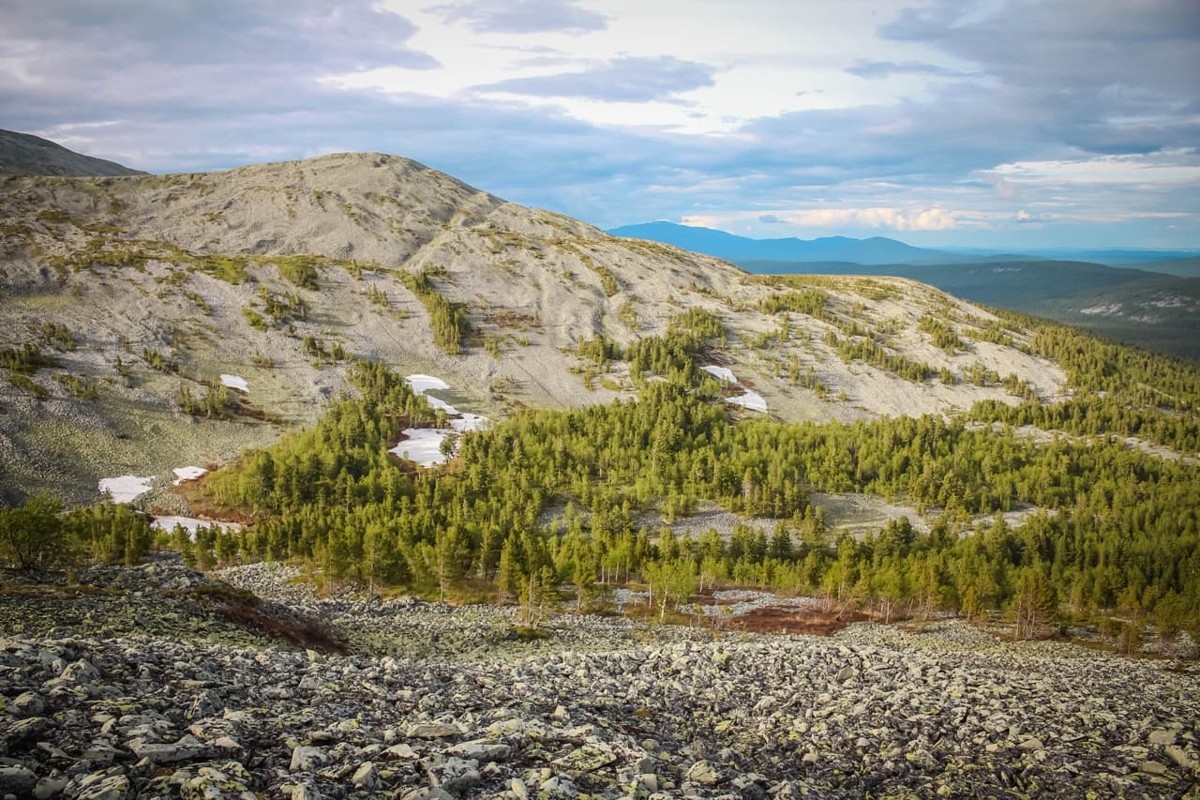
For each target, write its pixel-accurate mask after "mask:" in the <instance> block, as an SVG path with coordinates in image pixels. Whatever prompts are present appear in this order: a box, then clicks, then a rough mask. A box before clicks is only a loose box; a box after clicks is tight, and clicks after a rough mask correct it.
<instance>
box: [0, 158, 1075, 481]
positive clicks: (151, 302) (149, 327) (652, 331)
mask: <svg viewBox="0 0 1200 800" xmlns="http://www.w3.org/2000/svg"><path fill="white" fill-rule="evenodd" d="M0 201H2V202H3V204H4V206H5V208H6V209H8V210H9V214H8V215H7V216H6V218H5V219H4V220H3V222H0V259H2V267H3V268H2V269H0V321H2V322H3V325H2V326H0V353H3V354H5V358H6V360H7V361H6V366H8V367H9V369H7V370H0V407H2V408H3V410H4V413H3V414H0V453H2V454H3V458H2V459H0V463H3V464H4V467H3V470H4V472H3V474H0V482H2V483H3V485H4V486H5V487H7V489H8V491H9V492H16V493H24V492H27V491H32V490H36V489H53V490H55V491H59V492H62V491H65V492H66V493H67V494H68V495H69V496H70V497H72V498H74V499H76V500H82V499H86V497H90V496H94V492H95V487H96V485H97V481H98V480H99V479H101V478H107V477H114V476H118V475H127V474H131V473H132V474H134V475H169V474H170V471H171V470H172V469H174V468H180V467H184V466H191V465H197V466H205V465H209V464H216V463H223V462H226V461H228V460H229V459H231V458H233V457H235V456H236V455H237V453H239V452H241V451H242V450H244V449H246V448H248V447H256V446H261V445H263V444H265V443H268V442H271V441H274V440H275V439H277V438H278V437H279V435H280V434H281V432H282V431H283V430H286V429H287V428H288V427H289V426H292V425H296V424H308V423H311V422H312V421H314V420H315V419H316V418H317V416H318V415H319V414H320V413H321V410H322V409H323V408H324V407H325V405H326V404H327V402H328V400H329V399H330V398H332V397H335V396H337V395H338V394H339V393H340V392H342V391H344V390H346V389H347V388H348V384H347V381H346V375H345V372H346V369H347V365H348V363H349V361H348V359H350V358H352V357H363V358H369V359H373V360H379V361H383V362H385V363H387V364H390V365H392V366H393V367H395V368H396V369H400V370H403V371H404V372H405V373H406V374H407V373H422V374H427V375H430V376H434V377H437V378H439V379H441V380H444V381H445V382H447V383H448V384H449V385H450V386H451V387H452V394H450V395H448V397H449V398H450V399H451V400H452V401H453V402H454V405H455V406H456V407H458V408H462V409H465V410H468V411H472V412H476V413H481V414H483V415H486V416H489V417H493V418H502V417H504V416H507V415H509V414H511V413H513V411H514V410H515V409H518V408H522V407H527V406H532V407H564V406H577V405H581V404H592V403H602V402H609V401H611V400H613V399H614V398H617V397H628V396H632V394H631V392H632V385H631V382H630V379H629V377H628V374H627V371H626V372H625V373H622V372H621V371H620V369H626V370H627V368H625V367H620V368H618V369H617V371H615V372H613V371H609V372H604V371H597V370H596V368H595V367H594V366H590V364H591V361H590V360H589V357H587V356H585V355H584V354H583V353H584V350H585V348H586V346H588V344H589V343H590V342H593V341H594V340H596V337H599V336H604V337H606V338H607V340H608V341H611V342H612V343H614V345H615V346H617V347H625V346H627V345H629V344H631V343H632V342H634V341H636V340H638V339H642V338H645V337H647V336H653V335H656V334H661V333H663V332H664V331H665V330H666V329H667V327H668V325H669V324H670V321H671V320H672V319H673V318H676V317H678V316H679V315H680V314H681V313H682V312H683V311H685V310H687V309H704V310H707V311H709V312H711V313H713V314H715V315H717V317H718V318H719V320H720V322H721V324H722V326H723V327H724V330H725V334H724V336H723V343H722V344H720V345H719V346H715V347H713V348H711V349H710V351H709V352H708V354H707V356H706V357H707V358H709V359H710V360H711V361H712V362H713V363H716V364H720V365H722V366H725V367H727V368H729V369H731V370H732V372H733V373H734V375H735V376H736V378H737V379H738V382H737V384H736V386H735V387H731V388H730V389H729V390H728V391H729V392H730V393H732V394H735V395H738V396H739V397H743V396H744V397H745V398H748V399H744V400H742V402H744V403H749V404H750V405H751V406H754V407H763V406H765V407H766V408H767V409H768V410H769V414H770V415H771V416H773V417H775V418H777V419H785V420H798V419H814V420H830V419H842V420H850V419H858V418H864V417H870V416H874V415H879V414H889V415H894V414H923V413H950V412H952V411H953V410H954V409H963V408H967V407H970V406H971V405H972V404H973V403H975V402H977V401H979V400H986V399H994V400H998V401H1002V402H1015V398H1014V395H1012V394H1011V393H1010V392H1009V391H1008V390H1007V389H1005V388H1004V387H1003V386H1001V385H999V384H998V383H994V382H976V381H972V380H967V379H965V378H964V379H963V380H961V381H957V380H956V381H954V382H952V383H945V382H935V381H928V380H923V379H920V378H919V377H914V376H921V375H925V374H927V373H926V371H925V368H926V367H928V369H929V370H930V371H931V372H932V374H937V373H938V371H939V370H943V369H944V370H946V374H947V375H951V376H954V375H961V376H967V375H968V374H970V375H981V374H995V375H999V376H1007V375H1010V374H1012V375H1014V376H1017V378H1018V379H1019V380H1020V381H1023V382H1024V383H1023V385H1025V384H1027V385H1028V386H1029V387H1031V388H1030V391H1033V392H1036V393H1037V394H1038V395H1039V396H1042V397H1047V398H1049V397H1055V396H1058V395H1060V394H1061V393H1062V392H1063V390H1064V385H1065V381H1066V375H1065V372H1064V369H1063V367H1062V366H1061V365H1059V364H1057V363H1055V362H1053V361H1051V360H1050V359H1048V358H1046V357H1044V356H1039V355H1035V354H1033V353H1032V352H1030V351H1028V348H1019V347H1017V346H1015V345H1016V344H1019V342H1020V341H1022V340H1024V339H1027V338H1028V337H1029V336H1030V335H1031V333H1030V332H1029V331H1028V330H1026V329H1025V328H1023V327H1022V326H1021V325H1016V324H1014V331H1013V332H1012V333H1010V334H1006V335H1005V336H1004V337H997V336H996V334H995V330H996V326H998V325H1000V324H1001V323H1000V322H998V321H997V320H996V319H995V317H994V316H993V315H992V314H990V313H989V312H987V311H985V310H983V309H980V308H978V307H974V306H972V305H970V304H968V303H964V302H961V301H958V300H956V299H954V298H951V297H948V296H945V295H943V294H942V293H940V292H938V291H937V290H935V289H932V288H930V287H927V286H923V285H919V284H916V283H912V282H909V281H904V280H899V279H870V280H851V281H839V282H836V283H830V282H828V281H822V280H820V279H818V280H816V281H813V282H809V283H799V284H795V285H793V286H791V287H790V289H789V287H788V286H784V285H781V284H779V281H777V280H775V279H769V280H764V279H760V278H757V277H755V276H752V275H749V274H747V273H746V272H744V271H742V270H741V269H738V268H736V267H734V266H732V265H730V264H728V263H725V262H723V261H719V260H716V259H713V258H711V257H708V256H703V255H698V254H695V253H689V252H685V251H683V250H679V249H676V248H674V247H670V246H666V245H662V244H658V243H652V242H647V241H642V240H633V239H627V238H619V237H614V236H609V235H607V234H605V233H604V232H602V231H600V230H597V229H596V228H593V227H591V226H589V225H586V224H584V223H581V222H578V221H576V220H572V219H569V218H566V217H562V216H559V215H556V214H552V213H549V212H546V211H540V210H536V209H529V208H524V207H521V206H517V205H514V204H511V203H507V202H505V201H503V200H501V199H499V198H497V197H494V196H492V195H490V194H487V193H486V192H482V191H480V190H478V189H475V188H473V187H470V186H467V185H466V184H463V183H462V182H460V181H457V180H455V179H454V178H452V177H450V176H447V175H444V174H442V173H439V172H436V171H435V170H432V169H429V168H427V167H425V166H423V165H421V164H418V163H416V162H413V161H409V160H407V159H404V158H399V157H396V156H389V155H379V154H339V155H331V156H325V157H322V158H317V159H312V160H308V161H300V162H288V163H278V164H262V165H257V166H250V167H244V168H240V169H235V170H230V171H228V172H221V173H206V174H180V175H161V176H127V177H116V178H70V179H64V178H45V177H33V176H0ZM789 290H797V291H799V290H803V291H804V292H805V293H804V294H802V295H801V296H802V297H805V298H808V301H809V302H811V301H814V300H815V301H816V302H817V305H818V306H819V308H813V309H810V311H812V313H813V314H817V316H811V315H809V316H803V317H798V318H795V319H803V324H802V325H800V326H799V327H791V328H789V327H788V325H795V324H798V323H795V322H792V323H787V322H785V321H784V320H783V319H782V318H781V317H780V316H779V313H780V312H779V311H778V310H777V309H776V307H775V306H773V305H771V303H773V302H774V301H772V300H771V298H772V297H775V296H776V295H777V294H779V293H780V292H781V291H782V292H784V293H785V295H786V293H787V292H788V291H789ZM789 296H790V295H789ZM931 309H938V310H939V311H938V313H939V314H942V315H952V316H953V318H954V319H955V320H958V322H957V323H955V324H956V325H957V328H958V330H959V334H960V336H961V340H962V341H963V342H970V343H971V344H970V347H969V348H968V349H967V350H963V351H962V352H946V351H944V350H943V349H941V348H939V347H938V346H935V345H934V344H933V343H932V341H931V338H930V336H929V334H927V333H922V332H920V331H919V330H918V325H919V324H920V323H921V320H922V318H923V317H925V316H927V315H928V314H929V313H930V310H931ZM781 325H782V326H784V327H782V328H781ZM862 334H868V335H873V337H874V338H873V341H874V342H875V343H876V345H875V347H874V349H869V350H868V351H865V353H866V355H863V353H859V355H858V356H853V355H852V353H853V352H854V351H853V350H852V349H848V348H849V345H847V344H846V341H845V337H846V336H847V335H851V336H861V335H862ZM996 342H1002V343H996ZM839 348H841V349H839ZM864 357H869V358H870V359H873V360H872V361H871V363H869V364H868V363H864V362H863V361H862V358H864ZM856 358H857V359H858V360H856ZM889 359H890V360H889ZM920 365H924V366H920ZM222 376H225V377H222ZM976 383H978V384H979V385H976ZM225 384H229V385H230V386H231V387H233V388H228V389H226V388H225ZM751 392H753V393H754V394H753V395H752V394H750V393H751ZM738 393H743V394H741V395H739V394H738ZM206 398H208V400H206ZM754 398H758V399H754ZM206 402H208V403H210V404H209V405H205V403H206ZM213 404H215V407H214V405H213ZM184 412H190V413H184ZM227 412H229V413H227ZM743 413H756V412H752V411H746V412H743Z"/></svg>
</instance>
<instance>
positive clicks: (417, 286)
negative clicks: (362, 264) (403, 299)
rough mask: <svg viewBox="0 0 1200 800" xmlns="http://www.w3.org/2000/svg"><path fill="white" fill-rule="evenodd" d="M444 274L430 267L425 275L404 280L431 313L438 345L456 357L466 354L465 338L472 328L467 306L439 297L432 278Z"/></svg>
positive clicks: (406, 276) (409, 274)
mask: <svg viewBox="0 0 1200 800" xmlns="http://www.w3.org/2000/svg"><path fill="white" fill-rule="evenodd" d="M443 274H445V273H444V270H440V269H437V268H431V267H426V268H425V269H424V270H422V271H421V272H406V273H402V274H401V276H400V277H401V280H402V281H403V282H404V285H405V287H407V288H408V290H409V291H410V292H412V293H413V294H414V295H416V297H417V299H418V300H420V301H421V305H423V306H425V310H426V311H427V312H428V313H429V324H430V325H431V326H432V328H433V341H434V343H435V344H437V346H438V347H440V348H442V349H443V350H445V351H446V352H447V353H449V354H450V355H452V356H453V355H458V354H459V353H461V352H462V340H463V337H464V336H466V335H467V334H468V333H470V330H471V327H470V324H469V323H468V322H467V315H466V312H465V311H464V309H463V307H462V306H461V305H459V304H457V303H451V302H450V301H449V300H447V299H446V298H445V297H443V296H442V295H440V294H438V291H437V287H435V286H434V285H433V280H432V278H434V277H437V276H440V275H443Z"/></svg>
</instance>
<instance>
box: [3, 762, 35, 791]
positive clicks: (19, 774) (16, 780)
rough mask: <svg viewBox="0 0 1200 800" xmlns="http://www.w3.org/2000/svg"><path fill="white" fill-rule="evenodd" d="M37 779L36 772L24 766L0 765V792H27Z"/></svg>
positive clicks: (31, 788)
mask: <svg viewBox="0 0 1200 800" xmlns="http://www.w3.org/2000/svg"><path fill="white" fill-rule="evenodd" d="M37 779H38V778H37V774H36V773H34V772H33V771H32V770H30V769H27V768H26V767H0V794H15V795H24V794H29V793H30V792H31V791H33V787H34V785H35V784H36V783H37Z"/></svg>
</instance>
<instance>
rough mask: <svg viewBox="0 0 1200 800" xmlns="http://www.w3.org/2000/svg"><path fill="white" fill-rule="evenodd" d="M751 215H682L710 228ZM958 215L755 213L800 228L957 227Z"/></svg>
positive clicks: (877, 210) (935, 211)
mask: <svg viewBox="0 0 1200 800" xmlns="http://www.w3.org/2000/svg"><path fill="white" fill-rule="evenodd" d="M750 216H751V215H750V214H749V212H744V213H738V212H734V213H732V214H723V213H720V212H717V213H705V214H690V215H685V216H684V217H683V223H684V224H685V225H699V226H701V227H711V228H736V227H738V226H739V225H740V223H741V222H742V221H744V220H745V219H747V218H748V217H750ZM958 216H959V215H958V214H956V213H955V212H953V211H950V210H948V209H945V208H926V209H901V208H892V207H873V208H810V209H792V210H787V211H779V212H778V213H775V214H759V215H757V216H755V220H756V221H757V222H760V223H766V224H770V225H781V224H786V225H791V226H794V227H796V228H800V229H809V228H825V229H833V230H847V229H855V230H875V229H887V230H893V231H946V230H953V229H955V228H958V227H959V224H960V221H959V219H958Z"/></svg>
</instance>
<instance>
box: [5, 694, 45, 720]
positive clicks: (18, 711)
mask: <svg viewBox="0 0 1200 800" xmlns="http://www.w3.org/2000/svg"><path fill="white" fill-rule="evenodd" d="M45 710H46V701H45V700H43V699H42V696H41V695H40V694H38V693H37V692H33V691H29V692H22V693H21V694H19V695H17V696H16V697H14V698H13V699H12V701H10V702H9V704H8V713H10V714H12V715H13V716H14V717H36V716H38V715H40V714H41V713H42V712H43V711H45Z"/></svg>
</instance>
